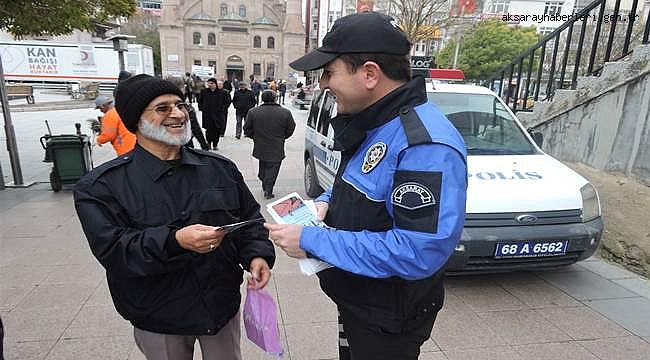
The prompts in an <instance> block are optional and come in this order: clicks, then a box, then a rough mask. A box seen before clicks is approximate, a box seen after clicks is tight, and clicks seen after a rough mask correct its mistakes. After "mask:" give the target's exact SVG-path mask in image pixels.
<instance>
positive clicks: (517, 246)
mask: <svg viewBox="0 0 650 360" xmlns="http://www.w3.org/2000/svg"><path fill="white" fill-rule="evenodd" d="M568 244H569V242H568V241H544V242H536V241H522V242H513V243H497V248H496V250H495V251H494V257H496V258H503V257H536V256H555V255H564V254H566V248H567V245H568Z"/></svg>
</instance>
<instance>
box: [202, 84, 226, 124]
mask: <svg viewBox="0 0 650 360" xmlns="http://www.w3.org/2000/svg"><path fill="white" fill-rule="evenodd" d="M198 103H199V110H201V114H202V116H203V119H202V123H201V126H203V128H204V129H206V130H208V131H213V130H219V129H225V128H226V118H225V116H224V113H225V112H226V111H227V109H228V106H229V105H230V95H229V94H228V92H226V91H225V90H223V89H214V90H211V89H209V88H208V89H203V90H201V95H199V99H198Z"/></svg>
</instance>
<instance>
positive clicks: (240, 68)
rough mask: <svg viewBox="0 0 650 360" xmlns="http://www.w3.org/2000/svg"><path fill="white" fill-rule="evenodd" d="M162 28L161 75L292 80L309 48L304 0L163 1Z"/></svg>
mask: <svg viewBox="0 0 650 360" xmlns="http://www.w3.org/2000/svg"><path fill="white" fill-rule="evenodd" d="M159 31H160V46H161V54H160V55H161V62H162V72H163V75H180V74H183V73H185V72H189V71H191V68H192V65H202V66H212V67H214V69H215V76H216V77H217V78H219V77H221V76H224V77H226V78H228V79H232V78H234V77H237V78H238V79H245V80H246V81H248V80H249V77H250V76H251V75H254V76H255V77H257V78H258V79H263V78H267V77H272V78H276V79H288V76H289V72H292V70H291V69H290V68H289V65H288V64H289V62H291V61H292V60H294V59H296V58H298V57H300V56H301V55H303V54H304V52H305V29H304V27H303V25H302V22H301V8H300V0H286V1H284V0H234V1H233V0H163V2H162V18H161V21H160V26H159Z"/></svg>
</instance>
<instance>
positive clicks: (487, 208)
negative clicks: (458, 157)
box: [443, 154, 587, 214]
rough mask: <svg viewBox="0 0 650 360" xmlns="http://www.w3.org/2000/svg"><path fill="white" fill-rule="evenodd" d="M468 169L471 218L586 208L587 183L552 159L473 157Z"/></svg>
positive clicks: (468, 163) (468, 210) (541, 156)
mask: <svg viewBox="0 0 650 360" xmlns="http://www.w3.org/2000/svg"><path fill="white" fill-rule="evenodd" d="M467 165H468V166H467V167H468V170H467V172H468V174H467V175H468V188H467V210H466V212H467V213H468V214H473V213H502V212H531V211H552V210H569V209H581V208H582V196H581V195H580V188H581V187H582V186H584V185H585V184H587V180H586V179H585V178H583V177H582V176H580V175H579V174H577V173H576V172H575V171H573V170H571V169H570V168H568V167H567V166H566V165H564V164H562V163H561V162H559V161H557V160H556V159H554V158H552V157H550V156H548V155H545V154H541V155H513V156H509V155H508V156H505V155H495V156H492V155H470V156H468V157H467ZM443 196H444V195H443Z"/></svg>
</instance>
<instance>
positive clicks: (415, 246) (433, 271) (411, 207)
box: [300, 78, 467, 333]
mask: <svg viewBox="0 0 650 360" xmlns="http://www.w3.org/2000/svg"><path fill="white" fill-rule="evenodd" d="M407 110H408V111H407ZM416 113H422V115H424V116H423V117H422V118H420V117H419V116H418V115H416ZM332 126H333V127H334V146H335V149H336V150H341V151H342V152H341V165H340V167H339V169H338V173H337V175H336V178H335V180H334V184H333V187H332V189H331V191H328V192H327V193H326V194H324V197H325V199H323V196H322V197H319V199H322V200H326V201H328V203H329V209H328V211H327V216H326V217H325V223H326V224H327V225H329V226H332V227H334V228H336V229H337V230H336V231H331V230H328V229H324V228H320V227H305V228H304V229H303V232H302V236H301V241H300V242H301V247H302V248H303V249H304V250H305V251H307V253H308V254H310V255H312V256H315V257H319V258H321V259H322V260H324V261H327V262H329V263H330V264H332V265H334V266H335V267H332V268H329V269H326V270H323V271H321V272H319V273H318V277H319V279H320V284H321V287H322V289H323V291H324V292H325V293H326V294H327V295H328V296H329V297H330V298H332V299H333V300H334V302H335V303H336V304H337V305H338V307H339V310H340V311H342V312H349V313H352V314H354V315H355V316H356V317H357V318H359V319H362V320H363V321H365V322H366V323H368V324H371V325H373V326H378V327H380V328H381V329H382V331H384V332H388V333H400V332H401V331H402V330H403V329H405V328H407V327H408V326H409V325H408V324H409V323H410V322H411V321H412V320H414V319H416V318H418V317H420V316H423V314H426V313H429V314H431V313H432V312H434V311H437V310H439V309H440V308H441V307H442V300H443V287H442V282H441V275H442V273H443V265H444V263H445V262H446V260H447V258H448V257H449V255H450V254H451V252H453V249H454V247H455V245H456V244H457V242H458V240H459V238H460V234H461V231H462V228H463V219H464V215H465V199H466V198H465V194H466V176H467V170H466V165H465V145H464V143H463V141H462V137H461V136H460V135H459V134H458V132H457V131H456V129H454V127H453V125H451V124H450V123H449V121H448V120H447V119H446V118H445V117H444V116H443V115H442V114H441V113H440V112H438V111H437V110H436V109H435V108H434V107H433V105H431V104H428V103H427V97H426V93H425V88H424V81H423V80H422V79H421V78H419V79H414V80H412V81H410V82H408V83H406V84H404V85H403V86H401V87H399V88H398V89H396V90H394V91H393V92H391V93H390V94H388V95H386V96H385V97H384V98H382V99H380V100H379V101H377V102H376V103H375V104H373V105H371V106H370V107H368V108H367V109H365V110H364V111H362V112H360V113H358V114H353V115H343V114H342V115H339V116H338V117H336V118H334V119H332ZM413 154H418V155H417V156H416V157H419V159H421V160H419V159H416V158H415V157H414V156H413ZM426 156H430V157H432V158H433V159H434V160H432V161H429V160H427V159H426ZM418 162H419V164H418ZM406 163H408V164H409V165H408V166H406V165H405V164H406ZM432 163H438V164H441V165H444V166H443V168H445V169H446V170H445V171H442V172H440V170H431V169H429V168H430V164H432ZM405 166H406V168H404V167H405ZM411 166H413V167H411ZM442 179H444V181H443V180H442ZM391 189H392V190H391ZM404 189H406V190H404ZM416 190H417V191H416ZM419 190H422V191H421V192H419ZM422 196H424V197H422ZM426 196H428V197H426ZM327 197H329V199H326V198H327ZM350 254H351V255H350ZM355 257H356V258H355ZM362 274H367V276H365V275H362Z"/></svg>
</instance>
